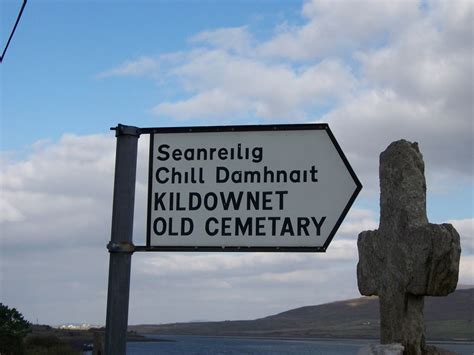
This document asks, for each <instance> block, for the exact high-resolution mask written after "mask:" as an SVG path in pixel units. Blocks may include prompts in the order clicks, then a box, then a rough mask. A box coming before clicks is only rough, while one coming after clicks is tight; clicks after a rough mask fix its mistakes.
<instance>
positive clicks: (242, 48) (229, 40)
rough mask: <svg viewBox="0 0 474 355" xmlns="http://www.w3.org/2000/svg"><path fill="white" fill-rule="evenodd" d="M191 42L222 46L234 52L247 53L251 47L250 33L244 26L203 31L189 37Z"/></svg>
mask: <svg viewBox="0 0 474 355" xmlns="http://www.w3.org/2000/svg"><path fill="white" fill-rule="evenodd" d="M190 41H191V43H193V44H204V45H209V46H210V47H217V48H222V49H225V50H228V51H232V52H235V53H247V54H248V53H249V52H250V50H251V47H252V42H253V39H252V35H251V34H250V32H249V31H248V29H247V28H246V27H231V28H220V29H217V30H211V31H203V32H200V33H198V34H197V35H195V36H193V37H191V39H190Z"/></svg>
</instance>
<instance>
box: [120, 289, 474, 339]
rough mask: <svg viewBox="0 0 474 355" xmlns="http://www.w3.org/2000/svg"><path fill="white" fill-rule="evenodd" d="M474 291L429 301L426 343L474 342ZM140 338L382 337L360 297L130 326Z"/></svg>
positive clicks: (372, 307) (373, 302) (372, 304)
mask: <svg viewBox="0 0 474 355" xmlns="http://www.w3.org/2000/svg"><path fill="white" fill-rule="evenodd" d="M473 305H474V288H471V289H460V290H456V291H455V292H454V293H452V294H450V295H449V296H447V297H426V298H425V324H426V334H427V339H428V340H468V341H474V324H473V308H474V306H473ZM129 328H130V330H133V331H135V332H137V333H152V334H160V335H166V334H167V335H206V336H250V337H291V338H293V337H295V338H297V337H305V338H306V337H311V338H317V337H336V338H378V337H379V330H380V321H379V302H378V298H377V297H362V298H357V299H352V300H345V301H339V302H333V303H327V304H322V305H318V306H306V307H301V308H296V309H293V310H289V311H286V312H283V313H279V314H276V315H272V316H269V317H265V318H260V319H255V320H243V321H223V322H191V323H173V324H161V325H135V326H131V327H129Z"/></svg>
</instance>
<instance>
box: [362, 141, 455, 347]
mask: <svg viewBox="0 0 474 355" xmlns="http://www.w3.org/2000/svg"><path fill="white" fill-rule="evenodd" d="M379 173H380V225H379V229H378V230H375V231H365V232H362V233H360V234H359V238H358V242H357V246H358V249H359V263H358V265H357V282H358V286H359V291H360V293H361V294H363V295H366V296H372V295H377V296H379V300H380V327H381V343H382V344H390V343H401V344H402V345H403V346H404V347H405V354H410V355H411V354H423V353H424V349H425V339H424V323H423V304H424V302H423V299H424V296H445V295H447V294H448V293H451V292H453V291H454V290H455V288H456V285H457V281H458V272H459V257H460V253H461V247H460V242H459V234H458V233H457V232H456V230H455V229H454V227H453V226H452V225H450V224H441V225H438V224H431V223H428V218H427V216H426V182H425V176H424V163H423V158H422V155H421V153H420V151H419V149H418V144H417V143H410V142H407V141H405V140H400V141H397V142H394V143H392V144H390V146H389V147H388V148H387V149H386V150H385V151H384V152H383V153H382V154H381V155H380V169H379Z"/></svg>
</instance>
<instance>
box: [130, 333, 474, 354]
mask: <svg viewBox="0 0 474 355" xmlns="http://www.w3.org/2000/svg"><path fill="white" fill-rule="evenodd" d="M150 338H153V339H156V340H157V342H130V343H128V344H127V355H145V354H149V355H152V354H169V355H178V354H186V355H214V354H222V355H294V354H298V355H306V354H307V355H319V354H320V355H354V354H357V352H358V351H359V350H360V349H361V348H362V347H364V346H366V345H367V344H369V343H370V341H368V340H352V339H307V340H306V339H284V340H282V339H261V338H258V339H254V338H242V337H203V336H188V335H180V336H150ZM372 342H374V341H372ZM433 345H437V346H440V347H443V348H444V349H447V350H451V351H454V352H456V353H458V354H460V355H473V354H474V344H473V343H442V344H439V343H436V344H433Z"/></svg>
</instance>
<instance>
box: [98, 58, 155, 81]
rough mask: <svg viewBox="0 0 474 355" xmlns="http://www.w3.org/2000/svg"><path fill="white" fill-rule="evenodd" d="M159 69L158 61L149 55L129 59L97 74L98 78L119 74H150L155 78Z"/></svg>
mask: <svg viewBox="0 0 474 355" xmlns="http://www.w3.org/2000/svg"><path fill="white" fill-rule="evenodd" d="M158 70H159V65H158V62H157V61H156V60H155V59H153V58H150V57H139V58H137V59H135V60H129V61H126V62H125V63H123V64H121V65H119V66H118V67H116V68H113V69H110V70H107V71H104V72H102V73H99V74H98V75H97V77H98V78H107V77H116V76H118V77H120V76H122V77H123V76H132V77H148V76H152V77H154V78H157V75H158Z"/></svg>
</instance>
